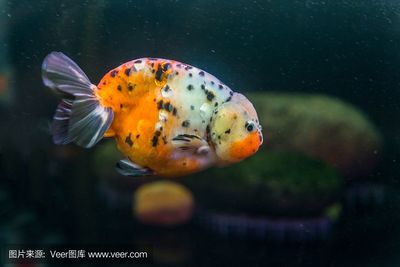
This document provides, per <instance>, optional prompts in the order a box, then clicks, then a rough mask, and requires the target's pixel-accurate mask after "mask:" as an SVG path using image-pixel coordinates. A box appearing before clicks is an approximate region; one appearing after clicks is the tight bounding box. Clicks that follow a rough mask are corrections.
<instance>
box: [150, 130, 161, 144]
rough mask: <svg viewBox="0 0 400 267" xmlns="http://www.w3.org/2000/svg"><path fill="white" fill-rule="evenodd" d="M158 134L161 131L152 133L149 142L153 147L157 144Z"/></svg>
mask: <svg viewBox="0 0 400 267" xmlns="http://www.w3.org/2000/svg"><path fill="white" fill-rule="evenodd" d="M160 135H161V131H156V132H155V133H154V136H153V139H151V143H152V145H153V147H156V146H157V145H158V138H159V137H160Z"/></svg>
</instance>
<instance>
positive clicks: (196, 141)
mask: <svg viewBox="0 0 400 267" xmlns="http://www.w3.org/2000/svg"><path fill="white" fill-rule="evenodd" d="M172 144H174V145H175V146H176V147H177V148H179V149H181V150H182V151H192V152H193V153H196V154H201V155H206V154H208V153H209V152H210V150H211V148H210V146H209V145H208V143H207V141H206V140H204V139H203V138H201V137H200V136H198V135H193V134H180V135H177V136H175V137H174V138H172Z"/></svg>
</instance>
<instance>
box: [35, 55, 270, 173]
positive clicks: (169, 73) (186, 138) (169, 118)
mask: <svg viewBox="0 0 400 267" xmlns="http://www.w3.org/2000/svg"><path fill="white" fill-rule="evenodd" d="M42 78H43V82H44V84H45V85H46V86H48V87H50V88H52V89H55V90H56V91H58V92H60V93H62V95H63V97H64V99H62V101H61V103H60V104H59V105H58V107H57V110H56V113H55V115H54V121H53V125H52V133H53V140H54V142H55V143H56V144H67V143H71V142H73V143H76V144H78V145H80V146H82V147H87V148H89V147H92V146H93V145H95V144H96V143H97V142H99V141H100V140H101V139H102V138H103V137H114V138H115V140H116V142H117V146H118V149H119V150H120V151H121V152H122V153H123V154H124V155H125V156H126V157H127V158H126V159H123V160H120V161H119V162H118V163H117V170H118V171H119V173H121V174H123V175H128V176H145V175H159V176H165V177H175V176H182V175H187V174H191V173H194V172H197V171H200V170H203V169H206V168H208V167H210V166H213V165H217V166H225V165H229V164H233V163H237V162H239V161H241V160H243V159H245V158H247V157H249V156H251V155H253V154H254V153H256V151H257V150H258V148H259V146H260V145H261V144H262V133H261V126H260V124H259V121H258V118H257V113H256V110H255V109H254V107H253V105H252V104H251V103H250V101H249V100H248V99H247V98H246V97H245V96H243V95H242V94H239V93H235V92H233V91H232V90H231V89H230V88H229V87H228V86H226V85H225V84H223V83H222V82H221V81H220V80H218V79H217V78H215V77H214V76H212V75H211V74H208V73H207V72H205V71H203V70H200V69H198V68H195V67H192V66H190V65H187V64H184V63H180V62H178V61H174V60H168V59H161V58H141V59H136V60H132V61H129V62H126V63H124V64H122V65H121V66H119V67H117V68H115V69H112V70H111V71H109V72H108V73H107V74H106V75H105V76H104V77H103V78H102V79H101V81H100V82H99V84H98V85H97V86H96V85H93V84H92V83H91V82H90V81H89V79H88V77H87V76H86V75H85V73H84V72H83V71H82V70H81V69H80V68H79V66H78V65H77V64H76V63H74V62H73V61H72V60H71V59H70V58H68V57H67V56H65V55H64V54H63V53H60V52H52V53H50V54H49V55H48V56H47V57H46V58H45V59H44V62H43V65H42Z"/></svg>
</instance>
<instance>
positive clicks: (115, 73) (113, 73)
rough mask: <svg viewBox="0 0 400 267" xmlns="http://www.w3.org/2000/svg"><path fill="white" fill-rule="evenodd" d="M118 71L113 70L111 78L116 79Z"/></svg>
mask: <svg viewBox="0 0 400 267" xmlns="http://www.w3.org/2000/svg"><path fill="white" fill-rule="evenodd" d="M117 73H118V71H117V70H113V71H111V72H110V75H111V77H113V78H114V77H115V75H117Z"/></svg>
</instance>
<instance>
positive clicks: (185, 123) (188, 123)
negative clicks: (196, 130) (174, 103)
mask: <svg viewBox="0 0 400 267" xmlns="http://www.w3.org/2000/svg"><path fill="white" fill-rule="evenodd" d="M189 126H190V121H189V120H185V121H183V122H182V127H185V128H187V127H189Z"/></svg>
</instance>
